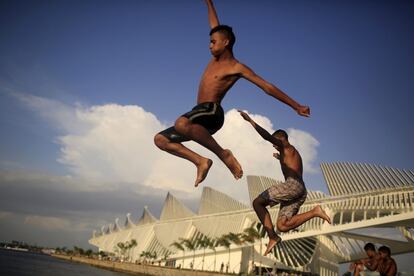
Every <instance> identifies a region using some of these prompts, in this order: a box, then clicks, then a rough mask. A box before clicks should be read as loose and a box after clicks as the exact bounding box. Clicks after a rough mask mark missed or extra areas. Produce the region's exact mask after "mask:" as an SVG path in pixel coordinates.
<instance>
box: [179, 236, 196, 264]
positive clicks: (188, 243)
mask: <svg viewBox="0 0 414 276" xmlns="http://www.w3.org/2000/svg"><path fill="white" fill-rule="evenodd" d="M180 240H181V242H182V243H183V244H184V246H185V247H187V249H189V250H192V251H193V267H194V261H195V250H196V243H195V241H193V240H191V239H183V238H180Z"/></svg>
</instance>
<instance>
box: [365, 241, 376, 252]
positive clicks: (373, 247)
mask: <svg viewBox="0 0 414 276" xmlns="http://www.w3.org/2000/svg"><path fill="white" fill-rule="evenodd" d="M364 250H365V251H368V250H372V251H375V245H374V244H372V243H370V242H369V243H367V244H366V245H365V246H364Z"/></svg>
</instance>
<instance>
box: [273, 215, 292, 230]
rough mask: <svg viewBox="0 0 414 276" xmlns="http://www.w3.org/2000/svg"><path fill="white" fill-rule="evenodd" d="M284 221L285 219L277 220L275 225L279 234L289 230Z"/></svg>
mask: <svg viewBox="0 0 414 276" xmlns="http://www.w3.org/2000/svg"><path fill="white" fill-rule="evenodd" d="M286 221H287V219H286V218H284V217H283V218H280V219H278V220H277V223H276V225H277V229H278V230H279V231H280V232H287V231H289V230H290V228H289V227H288V226H287V225H286Z"/></svg>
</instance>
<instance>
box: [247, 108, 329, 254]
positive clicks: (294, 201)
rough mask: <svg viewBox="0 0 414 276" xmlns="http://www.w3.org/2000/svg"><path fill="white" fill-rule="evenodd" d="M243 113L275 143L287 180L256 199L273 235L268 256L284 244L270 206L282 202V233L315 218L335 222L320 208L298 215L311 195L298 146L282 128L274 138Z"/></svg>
mask: <svg viewBox="0 0 414 276" xmlns="http://www.w3.org/2000/svg"><path fill="white" fill-rule="evenodd" d="M239 112H240V115H241V116H242V117H243V119H245V120H246V121H248V122H249V123H250V124H251V125H252V126H253V127H254V129H255V130H256V131H257V133H259V135H260V136H261V137H262V138H263V139H265V140H266V141H268V142H270V143H272V144H273V147H274V148H275V149H276V150H277V151H278V152H279V153H274V154H273V156H274V157H275V158H277V159H279V161H280V167H281V168H282V173H283V176H284V177H285V182H284V183H278V184H275V185H273V186H271V187H270V188H269V189H267V190H266V191H264V192H263V193H261V194H260V195H259V196H258V197H256V199H255V200H253V208H254V210H255V212H256V214H257V216H258V217H259V220H260V221H261V223H262V224H263V226H264V228H265V230H266V232H267V235H268V236H269V243H268V245H267V248H266V251H265V253H264V255H265V256H266V255H267V254H269V252H271V251H272V249H273V248H274V247H275V246H276V245H277V243H279V242H280V241H281V238H280V237H279V236H278V235H277V234H276V232H275V230H274V229H273V222H272V219H271V217H270V214H269V211H268V210H267V209H266V206H268V205H269V206H270V207H272V206H274V205H276V204H278V203H279V204H280V210H279V214H278V218H277V223H276V224H277V228H278V229H279V231H281V232H287V231H289V230H292V229H294V228H296V227H298V226H300V225H302V224H303V223H305V222H306V221H308V220H310V219H312V218H315V217H319V218H322V219H324V220H326V221H327V222H328V223H331V219H330V218H329V216H328V215H327V214H326V213H325V211H324V210H323V209H322V208H321V206H319V205H317V206H316V207H315V208H313V209H312V210H310V211H308V212H306V213H302V214H297V213H298V211H299V208H300V206H301V205H302V204H303V203H304V202H305V199H306V195H307V192H306V187H305V183H304V182H303V179H302V173H303V167H302V157H301V156H300V154H299V152H298V151H297V150H296V149H295V147H294V146H292V145H291V144H290V143H289V140H288V135H287V133H286V132H285V131H284V130H282V129H279V130H277V131H275V133H273V134H272V135H270V133H269V132H267V131H266V130H265V129H264V128H262V127H261V126H260V125H258V124H257V123H256V122H255V121H254V120H253V119H252V118H250V116H249V115H248V114H247V113H245V112H243V111H240V110H239Z"/></svg>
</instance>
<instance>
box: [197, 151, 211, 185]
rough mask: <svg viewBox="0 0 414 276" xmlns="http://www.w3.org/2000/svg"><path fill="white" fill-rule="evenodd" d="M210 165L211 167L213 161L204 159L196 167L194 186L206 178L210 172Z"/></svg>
mask: <svg viewBox="0 0 414 276" xmlns="http://www.w3.org/2000/svg"><path fill="white" fill-rule="evenodd" d="M211 165H213V161H211V160H210V159H207V158H205V159H204V160H203V161H201V163H200V164H199V165H198V166H197V179H196V181H195V184H194V186H196V187H197V186H198V184H200V183H201V182H203V180H204V179H205V178H206V176H207V174H208V171H209V170H210V167H211Z"/></svg>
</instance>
